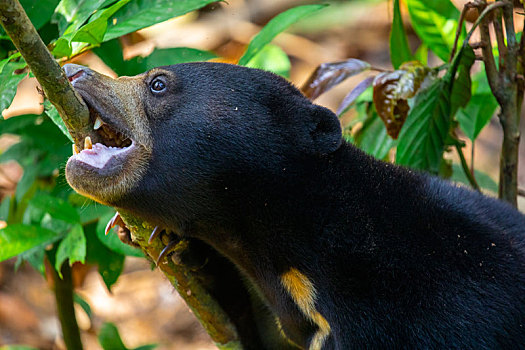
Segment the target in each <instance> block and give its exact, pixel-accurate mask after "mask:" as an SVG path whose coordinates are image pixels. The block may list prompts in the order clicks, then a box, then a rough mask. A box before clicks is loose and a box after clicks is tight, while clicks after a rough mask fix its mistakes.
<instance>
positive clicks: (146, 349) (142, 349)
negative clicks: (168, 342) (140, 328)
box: [133, 344, 158, 350]
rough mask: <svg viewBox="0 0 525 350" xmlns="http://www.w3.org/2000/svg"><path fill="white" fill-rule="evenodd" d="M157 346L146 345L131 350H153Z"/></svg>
mask: <svg viewBox="0 0 525 350" xmlns="http://www.w3.org/2000/svg"><path fill="white" fill-rule="evenodd" d="M157 346H158V345H157V344H148V345H142V346H139V347H136V348H134V349H133V350H153V349H155V348H156V347H157Z"/></svg>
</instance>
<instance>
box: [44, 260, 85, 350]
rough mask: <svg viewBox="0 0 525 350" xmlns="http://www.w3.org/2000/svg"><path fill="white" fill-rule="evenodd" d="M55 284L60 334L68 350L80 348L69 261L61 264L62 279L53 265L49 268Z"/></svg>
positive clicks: (80, 341) (80, 342)
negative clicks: (60, 327)
mask: <svg viewBox="0 0 525 350" xmlns="http://www.w3.org/2000/svg"><path fill="white" fill-rule="evenodd" d="M50 270H51V275H52V276H53V282H54V284H55V301H56V307H57V314H58V318H59V320H60V325H61V326H62V336H63V338H64V343H65V344H66V348H67V349H69V350H73V349H82V340H81V338H80V331H79V329H78V323H77V319H76V316H75V308H74V303H73V280H72V276H71V267H70V266H69V261H66V262H64V263H63V264H62V267H61V271H62V279H61V278H60V276H58V273H57V272H56V271H55V269H54V268H53V267H51V268H50Z"/></svg>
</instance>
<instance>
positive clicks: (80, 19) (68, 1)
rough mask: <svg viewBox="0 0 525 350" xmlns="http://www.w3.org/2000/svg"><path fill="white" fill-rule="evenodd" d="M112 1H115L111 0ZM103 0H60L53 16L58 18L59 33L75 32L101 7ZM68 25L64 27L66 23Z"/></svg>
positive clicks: (104, 2)
mask: <svg viewBox="0 0 525 350" xmlns="http://www.w3.org/2000/svg"><path fill="white" fill-rule="evenodd" d="M112 2H115V0H114V1H112ZM105 5H107V4H106V1H105V0H62V1H60V4H59V5H58V6H57V8H56V15H55V17H59V16H62V17H61V18H59V19H58V23H59V27H60V28H61V30H60V34H61V35H63V34H69V33H73V32H75V31H76V30H77V29H78V28H80V26H81V25H82V24H84V22H86V21H87V20H88V18H89V17H90V16H91V15H92V14H93V13H94V12H95V11H96V10H99V9H101V8H103V7H104V6H105ZM68 23H69V25H68V26H67V28H66V25H67V24H68Z"/></svg>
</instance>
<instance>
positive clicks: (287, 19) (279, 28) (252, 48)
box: [239, 5, 326, 66]
mask: <svg viewBox="0 0 525 350" xmlns="http://www.w3.org/2000/svg"><path fill="white" fill-rule="evenodd" d="M325 6H326V5H303V6H297V7H294V8H291V9H289V10H287V11H284V12H282V13H280V14H278V15H277V16H275V17H274V18H272V19H271V20H270V21H269V22H268V23H267V24H266V25H265V26H264V28H263V29H261V31H260V32H259V33H258V34H257V35H256V36H255V37H254V38H253V39H252V40H251V42H250V44H249V45H248V48H247V49H246V52H245V53H244V55H242V57H241V58H240V59H239V64H240V65H241V66H245V65H247V64H248V62H250V60H251V59H252V58H254V57H255V55H257V54H258V53H259V52H260V51H261V50H262V49H263V48H264V46H266V45H267V44H269V43H270V42H271V41H272V40H273V38H275V37H276V36H277V34H279V33H281V32H283V31H284V30H286V28H288V27H289V26H290V25H292V24H293V23H294V22H297V21H298V20H299V19H301V18H303V17H305V16H307V15H309V14H311V13H313V12H315V11H319V10H320V9H322V8H324V7H325Z"/></svg>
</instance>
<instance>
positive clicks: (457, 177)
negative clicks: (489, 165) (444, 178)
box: [450, 164, 498, 193]
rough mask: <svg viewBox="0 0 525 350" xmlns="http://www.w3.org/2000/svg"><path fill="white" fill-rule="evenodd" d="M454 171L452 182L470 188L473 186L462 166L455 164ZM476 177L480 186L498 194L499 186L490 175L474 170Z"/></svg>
mask: <svg viewBox="0 0 525 350" xmlns="http://www.w3.org/2000/svg"><path fill="white" fill-rule="evenodd" d="M452 169H453V173H452V177H451V178H450V180H452V181H455V182H461V183H462V184H465V185H467V186H469V187H470V186H471V185H470V182H469V181H468V179H467V176H466V175H465V172H464V171H463V168H462V167H461V165H459V164H453V165H452ZM474 176H475V177H476V181H477V182H478V185H479V186H480V187H481V188H484V189H486V190H489V191H491V192H494V193H498V184H497V183H496V181H494V180H493V179H492V178H491V177H490V176H489V175H488V174H485V173H484V172H481V171H479V170H474Z"/></svg>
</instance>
